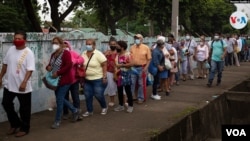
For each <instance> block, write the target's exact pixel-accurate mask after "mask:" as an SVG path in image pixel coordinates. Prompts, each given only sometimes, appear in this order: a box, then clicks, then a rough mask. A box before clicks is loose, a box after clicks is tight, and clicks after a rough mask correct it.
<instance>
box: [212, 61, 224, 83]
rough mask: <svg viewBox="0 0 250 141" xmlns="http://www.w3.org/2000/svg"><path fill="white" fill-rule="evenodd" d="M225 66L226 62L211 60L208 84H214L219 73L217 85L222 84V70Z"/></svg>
mask: <svg viewBox="0 0 250 141" xmlns="http://www.w3.org/2000/svg"><path fill="white" fill-rule="evenodd" d="M223 66H224V61H214V60H211V69H210V72H209V78H208V83H209V84H212V83H213V80H214V76H215V73H216V72H217V73H218V75H217V83H221V78H222V70H223Z"/></svg>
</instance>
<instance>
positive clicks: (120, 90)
mask: <svg viewBox="0 0 250 141" xmlns="http://www.w3.org/2000/svg"><path fill="white" fill-rule="evenodd" d="M123 88H125V92H126V95H127V99H128V100H127V102H128V105H129V106H131V107H133V97H132V92H131V87H130V85H125V86H118V87H117V90H118V100H119V105H121V106H123V96H124V95H123V92H124V91H123Z"/></svg>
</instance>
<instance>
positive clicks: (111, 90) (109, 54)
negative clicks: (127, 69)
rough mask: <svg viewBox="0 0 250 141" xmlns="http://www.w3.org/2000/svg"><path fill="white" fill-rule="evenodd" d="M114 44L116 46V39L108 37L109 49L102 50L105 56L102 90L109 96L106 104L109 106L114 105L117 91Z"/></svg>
mask: <svg viewBox="0 0 250 141" xmlns="http://www.w3.org/2000/svg"><path fill="white" fill-rule="evenodd" d="M116 46H117V42H116V39H115V38H110V40H109V47H110V50H107V51H106V52H104V55H105V56H106V58H107V87H106V89H105V91H104V94H108V96H109V98H110V101H109V104H108V105H109V106H110V107H113V106H114V105H115V95H116V92H117V85H116V83H115V81H114V72H115V58H116V56H117V52H116Z"/></svg>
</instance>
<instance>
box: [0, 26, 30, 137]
mask: <svg viewBox="0 0 250 141" xmlns="http://www.w3.org/2000/svg"><path fill="white" fill-rule="evenodd" d="M26 37H27V35H26V33H25V32H23V31H17V32H15V34H14V40H13V44H14V46H11V47H10V48H9V49H8V51H7V53H6V54H5V56H4V59H3V66H2V70H1V74H0V86H1V87H2V86H3V87H4V90H3V101H2V105H3V108H4V110H5V112H6V113H7V117H8V121H9V123H10V129H9V131H8V132H7V134H8V135H12V134H15V136H16V137H22V136H25V135H27V134H28V133H29V131H30V118H31V93H32V86H31V80H30V77H31V75H32V72H33V71H34V70H35V57H34V53H33V52H32V51H31V50H30V48H28V47H27V46H26V42H27V41H26ZM3 77H4V78H3ZM3 79H4V82H3ZM16 97H17V99H18V101H19V104H20V108H19V113H20V117H19V116H18V113H17V112H16V111H15V107H14V103H13V100H14V99H15V98H16Z"/></svg>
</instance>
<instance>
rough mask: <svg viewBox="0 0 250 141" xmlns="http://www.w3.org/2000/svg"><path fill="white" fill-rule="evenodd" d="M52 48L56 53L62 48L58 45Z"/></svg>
mask: <svg viewBox="0 0 250 141" xmlns="http://www.w3.org/2000/svg"><path fill="white" fill-rule="evenodd" d="M52 47H53V50H54V51H56V50H58V49H59V48H60V46H59V45H57V44H53V45H52Z"/></svg>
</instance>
